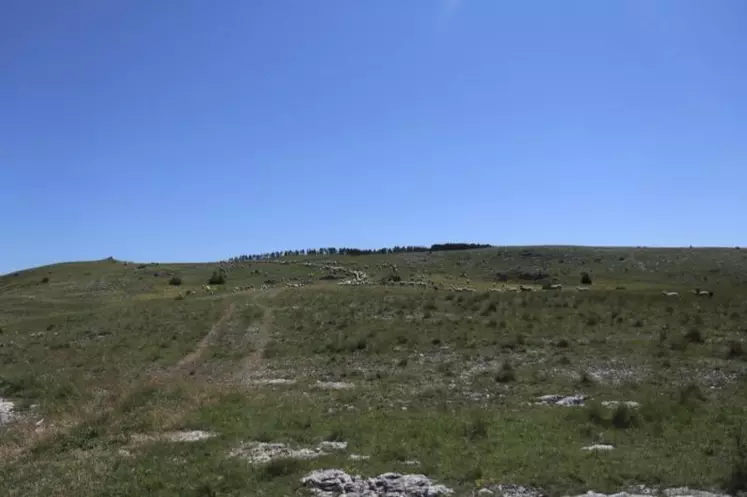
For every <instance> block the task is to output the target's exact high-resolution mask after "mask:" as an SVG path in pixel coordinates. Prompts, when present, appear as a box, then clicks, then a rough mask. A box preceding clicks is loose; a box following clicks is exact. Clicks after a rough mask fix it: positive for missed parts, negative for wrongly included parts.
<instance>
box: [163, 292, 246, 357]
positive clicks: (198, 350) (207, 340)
mask: <svg viewBox="0 0 747 497" xmlns="http://www.w3.org/2000/svg"><path fill="white" fill-rule="evenodd" d="M235 310H236V303H235V302H231V304H230V305H229V306H228V308H227V309H226V310H225V312H224V313H223V315H222V316H221V317H220V319H218V321H216V322H215V323H214V324H213V326H211V327H210V330H209V331H208V332H207V334H206V335H205V336H204V337H202V340H200V341H199V343H198V344H197V345H196V346H195V349H194V350H193V351H192V352H190V353H189V354H187V355H185V356H184V357H183V358H182V359H181V360H180V361H179V362H178V363H177V364H176V368H177V369H178V368H183V367H185V366H188V365H191V364H194V363H195V362H197V361H199V360H200V358H201V357H202V354H203V353H204V352H205V349H206V348H208V346H210V344H212V343H214V342H215V339H216V337H217V336H218V334H219V333H220V332H221V329H222V328H223V327H224V326H225V324H226V323H227V322H228V321H229V320H230V319H231V317H232V316H233V313H234V311H235Z"/></svg>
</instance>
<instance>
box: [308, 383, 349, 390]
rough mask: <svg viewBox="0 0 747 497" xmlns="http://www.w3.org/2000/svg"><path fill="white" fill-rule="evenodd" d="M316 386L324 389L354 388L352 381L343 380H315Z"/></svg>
mask: <svg viewBox="0 0 747 497" xmlns="http://www.w3.org/2000/svg"><path fill="white" fill-rule="evenodd" d="M316 386H317V388H323V389H325V390H347V389H350V388H355V385H354V384H353V383H346V382H344V381H317V382H316Z"/></svg>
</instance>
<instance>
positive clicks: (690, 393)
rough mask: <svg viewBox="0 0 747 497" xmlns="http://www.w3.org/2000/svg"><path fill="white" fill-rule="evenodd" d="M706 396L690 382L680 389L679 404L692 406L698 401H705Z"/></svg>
mask: <svg viewBox="0 0 747 497" xmlns="http://www.w3.org/2000/svg"><path fill="white" fill-rule="evenodd" d="M706 400H708V398H707V397H706V396H705V394H703V392H702V391H701V390H700V387H699V386H698V385H696V384H695V383H690V384H689V385H687V386H685V387H684V388H682V389H681V390H680V404H681V405H683V406H688V407H693V406H695V405H697V404H698V403H699V402H705V401H706Z"/></svg>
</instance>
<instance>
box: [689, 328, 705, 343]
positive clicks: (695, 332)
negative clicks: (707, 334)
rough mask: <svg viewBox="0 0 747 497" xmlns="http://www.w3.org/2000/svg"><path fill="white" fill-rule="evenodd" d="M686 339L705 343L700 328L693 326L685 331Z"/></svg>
mask: <svg viewBox="0 0 747 497" xmlns="http://www.w3.org/2000/svg"><path fill="white" fill-rule="evenodd" d="M685 341H686V342H687V343H703V342H705V338H703V333H701V332H700V330H699V329H698V328H692V329H691V330H690V331H688V332H687V333H685Z"/></svg>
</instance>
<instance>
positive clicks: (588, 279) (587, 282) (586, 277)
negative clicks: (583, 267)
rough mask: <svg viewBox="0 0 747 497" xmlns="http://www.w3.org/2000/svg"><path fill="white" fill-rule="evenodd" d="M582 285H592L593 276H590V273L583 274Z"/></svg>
mask: <svg viewBox="0 0 747 497" xmlns="http://www.w3.org/2000/svg"><path fill="white" fill-rule="evenodd" d="M581 284H582V285H591V276H589V273H587V272H583V273H581Z"/></svg>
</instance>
